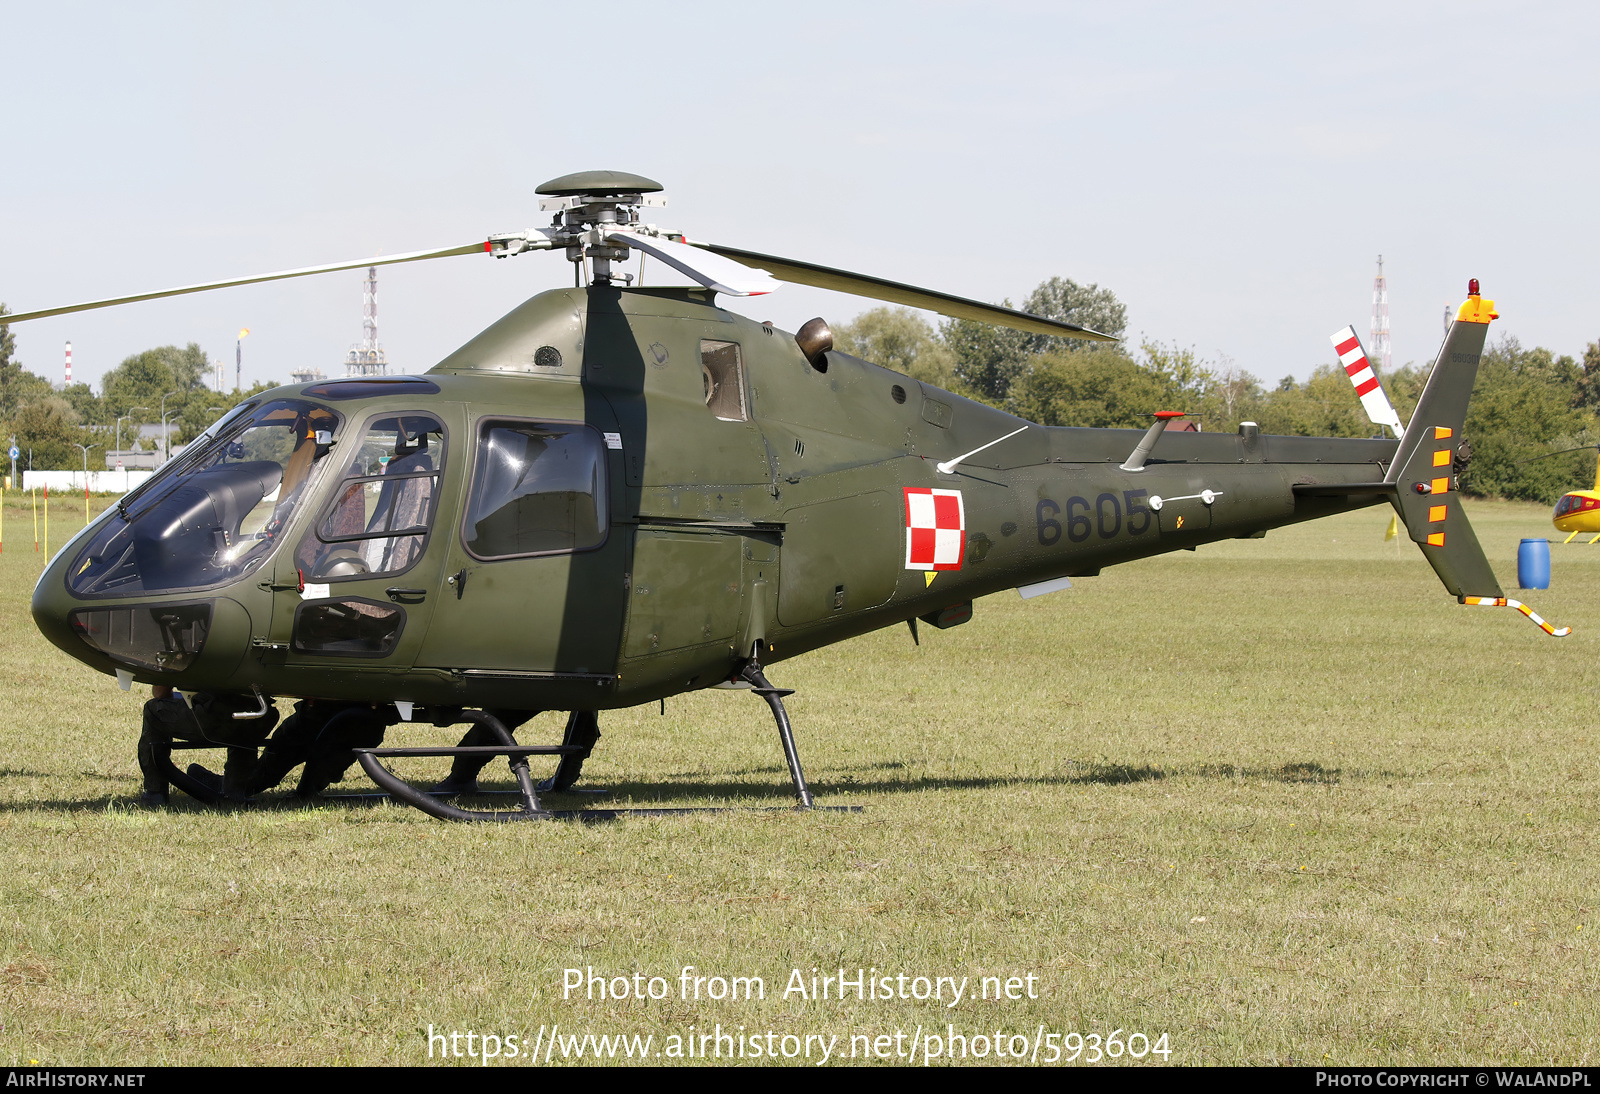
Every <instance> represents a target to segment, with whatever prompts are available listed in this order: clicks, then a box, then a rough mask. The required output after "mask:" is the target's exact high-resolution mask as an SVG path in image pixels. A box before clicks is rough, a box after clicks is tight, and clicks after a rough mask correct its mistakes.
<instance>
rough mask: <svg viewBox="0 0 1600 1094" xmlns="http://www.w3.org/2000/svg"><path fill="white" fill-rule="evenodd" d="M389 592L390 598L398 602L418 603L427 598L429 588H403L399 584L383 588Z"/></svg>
mask: <svg viewBox="0 0 1600 1094" xmlns="http://www.w3.org/2000/svg"><path fill="white" fill-rule="evenodd" d="M383 591H384V592H386V593H388V594H389V599H390V600H392V601H394V602H395V603H396V604H418V603H421V602H422V601H423V600H425V599H427V596H428V590H427V589H402V588H401V587H400V586H398V585H390V586H389V587H388V588H387V589H385V590H383Z"/></svg>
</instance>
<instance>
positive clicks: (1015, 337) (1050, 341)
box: [939, 277, 1128, 406]
mask: <svg viewBox="0 0 1600 1094" xmlns="http://www.w3.org/2000/svg"><path fill="white" fill-rule="evenodd" d="M1001 306H1002V307H1007V308H1009V307H1011V306H1012V304H1011V301H1010V300H1009V299H1007V300H1005V301H1003V302H1002V305H1001ZM1022 310H1023V311H1027V312H1032V313H1034V314H1035V315H1042V316H1044V317H1045V318H1046V319H1055V320H1058V321H1060V322H1063V323H1072V324H1075V325H1077V326H1080V327H1088V328H1089V329H1091V330H1096V331H1099V332H1100V333H1102V334H1110V335H1113V336H1115V337H1117V338H1121V337H1122V335H1123V332H1124V331H1126V330H1127V326H1128V312H1127V308H1126V307H1124V306H1123V304H1122V303H1121V302H1120V301H1119V300H1118V299H1117V296H1116V294H1115V293H1113V292H1112V291H1111V290H1110V289H1102V288H1101V287H1100V286H1099V285H1080V284H1078V283H1077V282H1076V281H1073V280H1072V279H1071V278H1066V277H1052V278H1049V279H1048V280H1045V281H1041V282H1040V283H1039V285H1038V287H1037V288H1035V289H1034V290H1033V292H1031V293H1029V294H1028V298H1027V299H1026V300H1025V301H1023V304H1022ZM939 330H940V335H941V336H942V337H943V339H944V343H945V345H946V346H948V347H949V349H950V352H951V354H952V355H953V356H954V358H955V362H954V371H955V375H956V377H957V378H958V379H959V380H961V382H962V383H964V384H965V385H966V386H967V387H968V388H969V389H970V392H971V394H973V395H975V396H976V397H977V398H980V399H982V400H983V401H985V402H988V403H993V404H994V405H996V406H998V405H1000V404H1001V403H1003V402H1005V400H1006V397H1007V396H1008V395H1009V394H1010V392H1011V386H1012V385H1013V384H1014V383H1016V382H1017V380H1018V379H1019V378H1020V377H1022V376H1023V375H1025V374H1026V373H1027V372H1028V370H1029V368H1031V367H1032V359H1033V358H1035V357H1038V356H1039V355H1040V354H1043V353H1048V352H1059V353H1076V352H1079V351H1081V350H1083V349H1084V347H1094V346H1099V347H1102V348H1106V349H1116V348H1117V347H1114V346H1112V345H1111V344H1110V343H1105V342H1086V341H1084V340H1082V339H1078V338H1056V337H1052V336H1050V335H1042V334H1027V333H1025V332H1023V331H1019V330H1012V329H1011V328H1010V327H999V326H995V325H994V324H992V323H983V322H979V321H977V320H972V319H952V320H950V321H949V322H947V323H945V324H944V325H943V326H942V327H940V329H939Z"/></svg>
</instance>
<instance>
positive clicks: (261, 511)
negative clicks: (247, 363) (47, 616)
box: [67, 399, 339, 596]
mask: <svg viewBox="0 0 1600 1094" xmlns="http://www.w3.org/2000/svg"><path fill="white" fill-rule="evenodd" d="M338 425H339V416H338V415H337V414H335V413H334V412H333V411H331V410H329V409H328V408H327V407H322V406H317V405H316V404H314V403H308V402H304V401H302V400H299V399H279V400H275V401H273V402H270V403H265V404H263V405H261V406H258V407H255V408H253V409H252V410H251V411H249V412H248V413H245V414H240V415H238V416H237V417H235V418H234V419H232V420H231V421H228V422H226V423H224V424H223V425H222V428H219V429H218V430H217V431H216V432H215V433H214V434H213V435H212V436H211V437H209V438H202V439H201V440H200V441H198V442H196V444H195V445H194V446H193V448H192V449H191V451H189V452H185V453H184V455H183V457H182V463H181V465H180V466H178V467H176V468H174V469H173V471H172V472H171V473H170V474H167V475H164V476H162V478H161V480H160V481H159V482H153V483H151V484H150V488H147V489H145V490H142V491H139V492H138V493H137V494H135V495H132V496H130V497H129V498H128V499H126V500H125V501H124V502H123V503H122V504H121V505H119V506H118V515H116V516H113V517H111V518H110V519H109V520H108V521H107V522H106V524H105V525H104V526H103V527H102V528H100V529H99V530H98V532H97V533H96V534H95V536H94V538H93V539H91V540H90V541H89V545H88V546H87V547H85V548H84V550H83V552H82V554H80V555H79V556H78V558H77V559H75V560H74V561H73V566H72V573H71V576H70V577H69V578H68V579H67V587H68V588H69V589H70V590H71V591H72V592H74V593H77V594H78V595H80V596H111V595H137V594H140V593H151V592H165V591H167V590H172V589H196V588H202V587H205V586H209V585H217V584H220V583H222V582H225V581H231V580H234V579H235V578H238V577H241V576H243V575H245V574H248V573H250V572H252V571H254V570H255V569H256V568H258V567H259V566H260V565H261V564H262V563H263V562H265V561H266V559H267V557H268V556H269V555H271V554H272V550H273V548H274V547H275V546H276V545H277V543H278V540H279V538H280V536H281V534H282V532H283V530H284V528H285V527H286V526H287V524H288V523H289V520H290V518H291V517H292V516H293V515H294V513H295V511H296V509H297V508H298V506H299V503H300V502H301V500H302V499H304V498H305V497H306V496H307V495H308V494H309V493H310V488H311V485H312V483H313V481H314V480H315V477H316V472H317V469H318V468H319V467H320V466H321V463H322V459H323V457H324V456H326V455H327V453H328V450H329V448H331V447H332V443H333V433H334V431H335V430H336V429H337V428H338ZM175 462H176V461H175Z"/></svg>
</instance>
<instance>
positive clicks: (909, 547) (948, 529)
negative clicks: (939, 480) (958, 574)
mask: <svg viewBox="0 0 1600 1094" xmlns="http://www.w3.org/2000/svg"><path fill="white" fill-rule="evenodd" d="M905 491H906V569H908V570H930V571H932V570H959V569H961V560H962V557H963V555H964V554H965V552H966V543H967V514H966V509H965V508H964V507H963V505H962V502H961V491H959V490H933V489H930V488H928V487H923V486H908V487H906V488H905ZM929 577H930V580H931V578H932V575H931V574H930V575H929Z"/></svg>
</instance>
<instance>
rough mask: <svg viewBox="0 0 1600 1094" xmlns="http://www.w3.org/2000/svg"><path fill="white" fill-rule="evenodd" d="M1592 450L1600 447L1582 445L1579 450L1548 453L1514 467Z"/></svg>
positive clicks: (1572, 449)
mask: <svg viewBox="0 0 1600 1094" xmlns="http://www.w3.org/2000/svg"><path fill="white" fill-rule="evenodd" d="M1591 448H1600V445H1595V444H1580V445H1579V446H1578V447H1577V448H1563V449H1562V450H1561V451H1559V452H1546V453H1545V454H1544V455H1542V456H1530V457H1528V458H1527V459H1525V460H1518V461H1517V462H1516V464H1515V465H1514V466H1516V467H1521V466H1522V465H1523V464H1525V463H1538V462H1539V461H1540V460H1548V459H1549V458H1550V457H1551V456H1565V455H1567V454H1568V453H1569V452H1587V451H1589V450H1590V449H1591Z"/></svg>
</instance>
